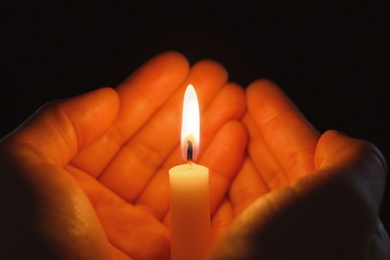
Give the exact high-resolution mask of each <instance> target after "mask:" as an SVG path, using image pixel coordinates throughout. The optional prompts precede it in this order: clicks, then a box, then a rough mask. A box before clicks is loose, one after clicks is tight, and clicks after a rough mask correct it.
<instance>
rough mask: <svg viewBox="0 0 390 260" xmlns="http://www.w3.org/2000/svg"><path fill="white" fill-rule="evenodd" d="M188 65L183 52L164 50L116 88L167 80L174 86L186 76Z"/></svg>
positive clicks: (161, 82)
mask: <svg viewBox="0 0 390 260" xmlns="http://www.w3.org/2000/svg"><path fill="white" fill-rule="evenodd" d="M189 67H190V66H189V62H188V60H187V58H186V57H185V56H184V55H183V54H181V53H179V52H176V51H166V52H163V53H160V54H158V55H156V56H154V57H153V58H151V59H149V60H148V61H147V62H145V63H144V64H143V65H141V66H140V67H139V68H138V69H137V70H136V71H135V72H134V73H132V74H131V75H130V76H129V77H128V78H127V79H126V80H125V81H124V82H123V83H122V84H120V85H119V86H118V90H122V89H123V88H127V87H128V86H130V85H133V87H134V86H145V85H148V83H150V82H151V81H153V82H154V84H156V83H158V84H159V85H164V84H165V83H168V82H169V84H168V85H171V86H172V88H176V87H177V85H179V84H180V83H181V82H182V81H184V79H185V78H186V76H187V74H188V72H189ZM149 85H150V84H149Z"/></svg>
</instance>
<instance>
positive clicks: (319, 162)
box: [314, 130, 387, 212]
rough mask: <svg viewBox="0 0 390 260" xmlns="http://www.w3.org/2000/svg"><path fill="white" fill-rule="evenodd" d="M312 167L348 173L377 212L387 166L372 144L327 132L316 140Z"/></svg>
mask: <svg viewBox="0 0 390 260" xmlns="http://www.w3.org/2000/svg"><path fill="white" fill-rule="evenodd" d="M314 165H315V169H316V170H323V169H335V170H342V171H344V172H348V173H350V174H346V177H347V178H348V179H349V181H351V182H352V181H353V182H354V184H355V186H356V187H359V188H360V190H361V191H362V192H363V193H364V194H365V196H366V198H368V199H370V202H369V203H370V204H371V203H372V206H374V211H376V212H378V210H379V207H380V204H381V201H382V197H383V194H384V190H385V178H386V173H387V165H386V161H385V159H384V156H383V155H382V153H381V152H380V151H379V149H378V148H377V147H376V146H375V145H374V144H372V143H370V142H368V141H365V140H360V139H354V138H350V137H348V136H346V135H344V134H342V133H340V132H337V131H334V130H329V131H327V132H325V133H324V134H323V135H322V136H321V138H320V140H319V141H318V145H317V148H316V152H315V157H314Z"/></svg>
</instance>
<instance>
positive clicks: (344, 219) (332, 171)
mask: <svg viewBox="0 0 390 260" xmlns="http://www.w3.org/2000/svg"><path fill="white" fill-rule="evenodd" d="M246 97H247V106H248V109H247V112H246V114H245V116H244V117H243V122H244V124H245V125H246V127H247V129H248V132H249V144H248V150H247V154H246V156H245V157H244V161H243V164H242V167H241V168H240V169H239V171H238V173H237V175H236V177H235V178H234V180H233V182H232V184H231V187H230V189H229V191H228V195H227V196H226V197H225V199H224V202H223V204H224V206H223V207H220V209H221V212H222V209H223V210H224V211H225V214H222V213H221V216H225V218H223V217H221V218H220V222H219V223H218V224H217V223H216V225H218V226H219V227H220V228H219V230H218V233H220V234H221V235H220V239H219V240H218V241H216V245H215V247H214V248H213V249H212V252H211V254H210V256H209V258H208V259H212V260H217V259H223V260H230V259H243V260H244V259H245V260H246V259H301V260H303V259H383V260H384V259H388V258H389V257H390V241H389V237H388V235H387V233H386V230H385V229H384V227H383V225H382V224H381V221H380V219H379V218H378V212H379V207H380V204H381V200H382V196H383V192H384V185H385V176H386V172H387V168H386V162H385V160H384V158H383V155H382V154H381V153H380V151H379V150H378V149H377V147H375V146H374V145H373V144H371V143H369V142H367V141H364V140H358V139H353V138H350V137H347V136H345V135H344V134H341V133H339V132H336V131H331V130H330V131H327V132H325V133H324V134H322V135H320V134H319V133H318V132H317V131H316V129H315V128H314V127H313V126H312V125H311V124H310V123H309V122H308V121H307V120H306V119H305V118H304V116H303V115H302V114H301V113H300V112H299V110H298V109H297V108H296V107H295V106H294V104H293V103H292V102H291V101H290V100H289V99H288V97H287V96H286V95H285V94H284V93H283V92H282V91H281V90H280V89H279V88H278V87H277V86H276V85H275V84H274V83H272V82H270V81H268V80H257V81H255V82H253V83H252V84H251V85H250V86H249V87H248V89H247V91H246ZM226 212H229V214H226ZM226 216H228V217H226ZM217 219H218V218H214V221H216V220H217Z"/></svg>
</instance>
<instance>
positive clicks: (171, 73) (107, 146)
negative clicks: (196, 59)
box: [72, 52, 189, 177]
mask: <svg viewBox="0 0 390 260" xmlns="http://www.w3.org/2000/svg"><path fill="white" fill-rule="evenodd" d="M188 70H189V65H188V62H187V60H186V59H185V57H183V56H182V55H181V54H179V53H176V52H166V53H163V54H160V55H158V56H156V57H154V58H153V59H151V60H150V61H148V62H147V63H145V64H144V65H143V66H141V67H140V68H139V69H138V70H137V71H136V72H134V74H132V75H131V76H130V77H129V78H128V79H127V80H126V81H125V82H123V83H122V84H121V85H120V86H119V87H118V88H117V91H118V95H119V99H120V111H119V114H118V118H117V120H116V121H115V123H114V125H113V127H111V128H110V129H109V130H108V131H107V133H106V134H105V135H104V136H102V137H101V138H100V139H99V140H98V141H96V142H95V143H94V144H92V145H91V146H90V147H88V148H87V149H84V150H83V151H82V152H80V153H79V154H78V155H77V157H76V158H74V159H73V161H72V165H73V166H74V167H76V168H79V169H81V170H83V171H84V172H88V173H89V174H91V175H92V176H95V177H97V176H98V175H99V174H100V173H101V172H102V171H103V169H104V168H106V166H107V164H108V163H109V161H110V160H111V159H112V157H113V156H114V155H115V154H116V153H117V152H118V150H119V149H120V147H121V146H122V145H123V144H124V143H125V142H126V141H127V140H128V139H129V137H130V136H132V135H133V134H134V133H135V132H137V131H138V130H139V128H140V127H142V126H143V125H144V124H145V122H146V121H148V120H149V118H150V117H151V116H152V115H153V114H154V113H155V112H156V111H157V110H158V109H159V108H160V107H161V106H162V105H163V104H164V103H165V102H166V101H167V100H168V99H169V98H170V96H171V95H172V93H173V92H174V91H176V89H177V88H178V87H179V86H181V84H182V82H183V81H184V79H185V78H186V76H187V74H188Z"/></svg>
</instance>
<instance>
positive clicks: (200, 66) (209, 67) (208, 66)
mask: <svg viewBox="0 0 390 260" xmlns="http://www.w3.org/2000/svg"><path fill="white" fill-rule="evenodd" d="M192 70H195V71H199V73H198V74H199V75H201V76H202V77H210V78H214V79H215V80H219V81H221V82H223V83H226V81H227V79H228V72H227V70H226V69H225V67H224V66H223V65H222V64H220V63H219V62H217V61H215V60H211V59H205V60H201V61H198V62H197V63H195V64H194V65H193V66H192Z"/></svg>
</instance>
